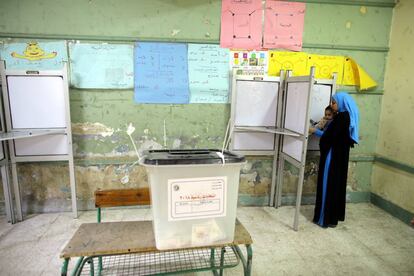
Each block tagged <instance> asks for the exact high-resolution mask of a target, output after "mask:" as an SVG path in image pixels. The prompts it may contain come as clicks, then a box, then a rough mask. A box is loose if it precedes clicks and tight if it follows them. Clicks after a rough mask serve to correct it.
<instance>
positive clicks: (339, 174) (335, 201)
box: [310, 92, 359, 227]
mask: <svg viewBox="0 0 414 276" xmlns="http://www.w3.org/2000/svg"><path fill="white" fill-rule="evenodd" d="M331 107H332V109H333V110H334V112H337V114H336V116H335V118H334V119H333V121H332V122H331V123H330V124H329V126H328V128H327V129H326V130H325V131H324V132H322V131H321V130H318V129H314V128H311V129H310V132H311V133H315V134H316V135H318V136H320V137H321V139H320V142H319V146H320V152H321V156H320V160H319V172H318V185H317V191H316V204H315V214H314V217H313V222H314V223H316V224H318V225H320V226H321V227H335V226H336V225H337V224H338V221H344V219H345V201H346V181H347V175H348V162H349V150H350V148H351V147H353V145H354V144H357V143H358V129H359V114H358V107H357V105H356V103H355V101H354V99H353V98H352V97H351V96H350V95H349V94H347V93H345V92H338V93H336V94H335V95H334V96H333V97H332V103H331Z"/></svg>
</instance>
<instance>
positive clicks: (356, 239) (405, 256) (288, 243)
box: [0, 204, 414, 276]
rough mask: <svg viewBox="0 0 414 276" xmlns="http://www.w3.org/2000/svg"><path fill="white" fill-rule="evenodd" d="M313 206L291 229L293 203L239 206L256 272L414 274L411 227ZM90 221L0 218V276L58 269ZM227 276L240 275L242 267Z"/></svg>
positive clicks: (131, 216)
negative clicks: (332, 214) (332, 221)
mask: <svg viewBox="0 0 414 276" xmlns="http://www.w3.org/2000/svg"><path fill="white" fill-rule="evenodd" d="M312 212H313V207H312V206H303V207H302V209H301V218H300V229H299V231H298V232H295V231H293V230H292V228H291V225H292V222H293V214H294V208H293V207H281V208H279V209H274V208H270V207H242V208H239V209H238V213H237V214H238V218H239V220H240V221H241V222H242V223H243V224H244V225H245V227H246V228H247V229H248V230H249V232H250V233H251V235H252V237H253V240H254V244H253V275H364V276H365V275H414V229H413V228H411V227H410V226H407V225H405V224H403V223H402V222H400V221H399V220H397V219H395V218H393V217H391V216H390V215H388V214H387V213H384V212H383V211H382V210H380V209H378V208H376V207H375V206H373V205H370V204H348V205H347V218H346V221H345V222H344V223H341V224H339V225H338V227H336V228H328V229H322V228H320V227H318V226H316V225H314V224H313V223H311V222H310V219H311V217H312ZM149 219H151V211H150V210H149V209H123V210H108V211H106V212H105V213H104V221H122V220H149ZM95 221H96V212H83V213H81V215H80V217H79V219H72V217H71V214H70V213H55V214H42V215H32V216H30V217H28V218H27V219H26V220H24V221H23V222H21V223H18V224H15V225H10V224H8V223H7V222H6V219H5V217H0V275H58V274H59V273H60V268H61V264H62V261H61V260H60V259H59V253H60V251H61V250H62V249H63V247H64V246H65V244H66V243H67V241H68V240H69V239H70V237H71V236H72V234H73V233H74V232H75V231H76V229H77V228H78V226H79V225H80V224H81V223H84V222H95ZM73 265H74V262H73V261H72V262H71V263H70V266H69V269H71V268H72V267H73ZM197 275H211V273H199V274H197ZM225 275H242V269H241V266H239V267H237V268H234V269H231V270H228V271H227V272H226V273H225Z"/></svg>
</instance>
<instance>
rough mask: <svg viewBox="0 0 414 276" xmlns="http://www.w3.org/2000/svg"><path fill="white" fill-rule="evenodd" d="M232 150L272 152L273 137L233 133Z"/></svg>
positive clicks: (264, 134) (263, 134)
mask: <svg viewBox="0 0 414 276" xmlns="http://www.w3.org/2000/svg"><path fill="white" fill-rule="evenodd" d="M233 139H234V141H233V149H234V150H249V151H250V150H274V147H275V146H274V143H275V136H274V134H271V133H262V132H236V133H234V138H233Z"/></svg>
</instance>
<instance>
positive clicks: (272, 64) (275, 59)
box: [268, 51, 309, 76]
mask: <svg viewBox="0 0 414 276" xmlns="http://www.w3.org/2000/svg"><path fill="white" fill-rule="evenodd" d="M307 64H308V54H307V53H304V52H279V51H269V70H268V73H269V76H280V71H281V70H284V71H287V70H290V71H292V75H293V76H307V75H309V70H308V67H307Z"/></svg>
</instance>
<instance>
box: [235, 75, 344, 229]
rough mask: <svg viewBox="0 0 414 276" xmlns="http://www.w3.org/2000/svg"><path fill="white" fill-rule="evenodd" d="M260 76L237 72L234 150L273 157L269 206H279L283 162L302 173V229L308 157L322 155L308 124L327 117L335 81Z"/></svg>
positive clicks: (300, 175)
mask: <svg viewBox="0 0 414 276" xmlns="http://www.w3.org/2000/svg"><path fill="white" fill-rule="evenodd" d="M314 76H315V69H314V68H313V67H312V69H311V71H310V74H309V75H308V76H291V72H289V71H288V72H283V71H281V72H280V76H279V77H268V76H257V75H256V74H251V72H249V71H243V70H240V69H239V70H237V69H236V70H234V71H233V81H232V102H231V114H230V125H231V135H230V136H231V142H230V150H231V151H234V152H237V153H241V154H244V155H255V156H273V172H272V186H271V191H270V202H269V204H270V205H271V206H275V207H279V206H280V205H281V194H282V192H281V191H282V185H283V170H284V164H285V162H288V163H290V164H291V165H292V166H294V167H295V168H297V169H298V170H299V180H298V184H297V195H296V212H295V218H294V224H293V228H294V229H295V230H297V229H298V216H299V208H300V203H301V197H302V185H303V178H304V170H305V162H306V154H307V152H308V150H313V151H318V150H319V138H318V137H315V136H313V135H312V136H309V135H308V129H309V127H310V121H311V120H313V121H318V120H320V119H321V118H322V117H323V116H324V110H325V108H326V106H328V105H329V104H330V101H331V96H332V94H333V93H335V89H336V85H335V84H336V76H335V75H334V76H333V78H332V79H326V80H325V79H315V77H314Z"/></svg>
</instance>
